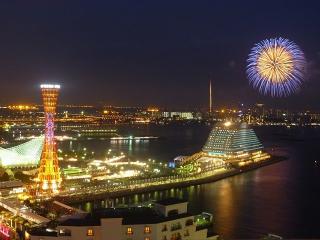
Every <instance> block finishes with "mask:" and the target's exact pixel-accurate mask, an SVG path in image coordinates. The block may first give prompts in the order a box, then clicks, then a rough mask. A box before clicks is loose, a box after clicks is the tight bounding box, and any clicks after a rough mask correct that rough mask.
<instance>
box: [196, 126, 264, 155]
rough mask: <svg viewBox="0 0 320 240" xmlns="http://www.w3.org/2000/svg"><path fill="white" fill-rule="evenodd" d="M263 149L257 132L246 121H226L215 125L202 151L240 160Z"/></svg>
mask: <svg viewBox="0 0 320 240" xmlns="http://www.w3.org/2000/svg"><path fill="white" fill-rule="evenodd" d="M262 149H263V146H262V144H261V142H260V141H259V139H258V138H257V136H256V134H255V132H254V131H253V129H251V128H249V127H248V125H247V124H246V123H238V122H224V123H217V124H216V125H215V127H214V128H213V129H212V131H211V133H210V135H209V137H208V140H207V142H206V144H205V145H204V147H203V149H202V151H203V152H205V153H206V154H208V155H209V156H215V157H224V158H225V160H227V161H228V160H229V161H239V160H243V158H244V159H246V158H248V157H249V155H251V154H257V153H260V152H261V151H262Z"/></svg>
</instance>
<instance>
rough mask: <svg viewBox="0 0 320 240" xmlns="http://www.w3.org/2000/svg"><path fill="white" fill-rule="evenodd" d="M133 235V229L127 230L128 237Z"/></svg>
mask: <svg viewBox="0 0 320 240" xmlns="http://www.w3.org/2000/svg"><path fill="white" fill-rule="evenodd" d="M132 234H133V230H132V227H128V228H127V235H132Z"/></svg>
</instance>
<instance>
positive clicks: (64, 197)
mask: <svg viewBox="0 0 320 240" xmlns="http://www.w3.org/2000/svg"><path fill="white" fill-rule="evenodd" d="M285 159H286V157H282V156H281V157H280V156H272V157H271V158H269V159H266V160H263V161H259V162H256V163H251V164H248V165H245V166H242V167H237V168H230V169H226V168H218V169H213V170H212V171H207V172H203V173H198V174H193V175H189V176H188V175H172V176H165V177H158V178H148V179H140V180H132V181H128V182H126V183H123V184H120V185H118V186H113V185H111V184H101V185H96V186H92V187H83V188H80V189H77V190H76V191H72V192H70V191H62V192H60V194H59V196H56V197H55V199H57V200H59V201H62V202H65V203H78V202H83V201H93V200H102V199H106V198H113V197H121V196H126V195H131V194H139V193H146V192H152V191H159V190H166V189H171V188H179V187H187V186H192V185H198V184H204V183H209V182H214V181H218V180H221V179H224V178H227V177H230V176H234V175H237V174H241V173H243V172H247V171H250V170H254V169H257V168H260V167H263V166H266V165H269V164H273V163H277V162H279V161H282V160H285Z"/></svg>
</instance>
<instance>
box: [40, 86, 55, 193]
mask: <svg viewBox="0 0 320 240" xmlns="http://www.w3.org/2000/svg"><path fill="white" fill-rule="evenodd" d="M40 87H41V94H42V100H43V107H44V113H45V142H44V145H43V150H42V154H41V159H40V166H39V174H38V179H37V180H38V182H39V185H38V188H39V192H40V193H41V192H42V193H43V192H45V193H57V192H58V190H59V187H60V183H61V178H60V172H59V164H58V156H57V151H56V143H55V139H54V117H55V114H56V105H57V100H58V94H59V90H60V85H55V84H42V85H41V86H40Z"/></svg>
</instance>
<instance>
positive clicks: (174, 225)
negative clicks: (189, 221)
mask: <svg viewBox="0 0 320 240" xmlns="http://www.w3.org/2000/svg"><path fill="white" fill-rule="evenodd" d="M179 229H181V224H180V223H179V222H178V223H173V224H172V225H171V231H176V230H179Z"/></svg>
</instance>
